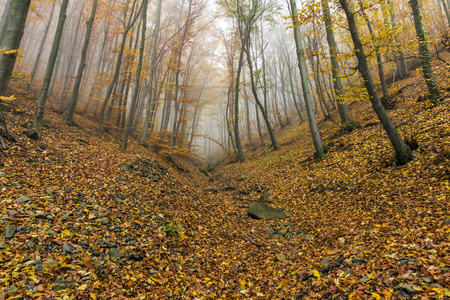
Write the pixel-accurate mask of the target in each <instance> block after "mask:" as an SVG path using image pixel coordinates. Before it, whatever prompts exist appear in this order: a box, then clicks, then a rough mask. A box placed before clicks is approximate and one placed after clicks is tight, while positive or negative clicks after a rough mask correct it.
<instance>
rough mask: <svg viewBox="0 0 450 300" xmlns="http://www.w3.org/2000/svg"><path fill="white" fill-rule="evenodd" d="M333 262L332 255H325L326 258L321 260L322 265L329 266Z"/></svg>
mask: <svg viewBox="0 0 450 300" xmlns="http://www.w3.org/2000/svg"><path fill="white" fill-rule="evenodd" d="M330 263H331V257H328V256H327V257H325V258H323V259H322V260H321V261H320V263H319V264H320V265H321V266H322V267H327V266H328V265H329V264H330Z"/></svg>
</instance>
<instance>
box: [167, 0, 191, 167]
mask: <svg viewBox="0 0 450 300" xmlns="http://www.w3.org/2000/svg"><path fill="white" fill-rule="evenodd" d="M191 10H192V0H189V8H188V15H187V18H186V24H185V25H184V31H183V36H182V37H181V41H180V49H179V52H178V60H177V67H176V71H175V95H174V97H173V100H174V105H175V111H174V117H173V126H172V133H171V134H170V147H169V157H170V158H172V154H173V147H174V145H175V134H176V133H177V132H176V128H177V123H178V121H179V120H178V112H179V109H180V107H179V106H180V103H179V100H178V90H179V80H180V66H181V56H182V52H183V47H184V44H185V43H186V36H187V32H188V29H189V21H190V18H191Z"/></svg>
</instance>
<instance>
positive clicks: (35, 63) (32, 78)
mask: <svg viewBox="0 0 450 300" xmlns="http://www.w3.org/2000/svg"><path fill="white" fill-rule="evenodd" d="M55 6H56V1H55V2H53V3H52V10H51V13H50V17H49V19H48V21H47V24H46V25H45V29H44V37H43V38H42V40H41V44H40V45H39V50H38V53H37V56H36V60H35V61H34V65H33V69H32V71H31V79H30V84H31V83H32V82H33V81H34V77H35V76H36V71H37V68H38V66H39V61H40V59H41V56H42V51H43V50H44V46H45V41H46V40H47V35H48V31H49V29H50V24H51V23H52V20H53V13H54V12H55Z"/></svg>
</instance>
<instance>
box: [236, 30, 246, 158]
mask: <svg viewBox="0 0 450 300" xmlns="http://www.w3.org/2000/svg"><path fill="white" fill-rule="evenodd" d="M247 38H248V37H247ZM243 63H244V46H243V45H241V49H240V51H239V61H238V68H237V73H236V80H235V85H236V87H235V91H234V128H233V129H234V140H235V146H236V150H237V153H238V156H239V161H240V162H243V161H245V156H244V150H243V149H242V143H241V138H240V135H239V86H240V78H241V72H242V65H243Z"/></svg>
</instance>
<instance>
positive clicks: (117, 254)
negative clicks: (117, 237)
mask: <svg viewBox="0 0 450 300" xmlns="http://www.w3.org/2000/svg"><path fill="white" fill-rule="evenodd" d="M109 256H111V257H114V258H122V257H125V255H124V254H123V253H122V252H120V251H119V249H117V248H111V250H110V251H109Z"/></svg>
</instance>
